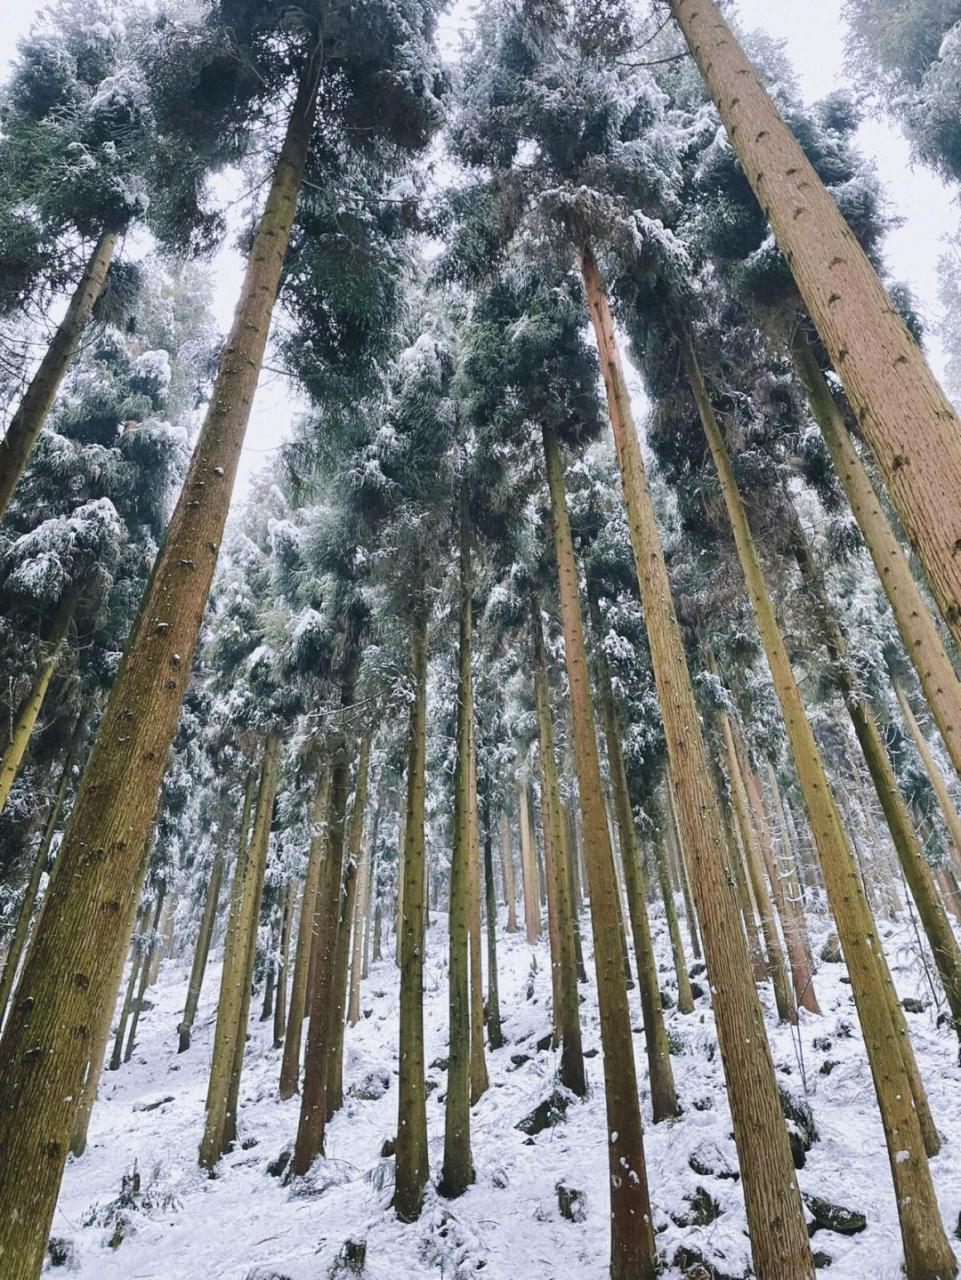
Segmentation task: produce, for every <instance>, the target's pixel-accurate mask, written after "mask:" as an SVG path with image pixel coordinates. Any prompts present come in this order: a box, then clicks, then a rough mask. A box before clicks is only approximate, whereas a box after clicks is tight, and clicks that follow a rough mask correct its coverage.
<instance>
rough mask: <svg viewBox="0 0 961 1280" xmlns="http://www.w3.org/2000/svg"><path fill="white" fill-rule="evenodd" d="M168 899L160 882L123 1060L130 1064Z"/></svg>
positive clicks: (164, 886)
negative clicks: (162, 916) (163, 912)
mask: <svg viewBox="0 0 961 1280" xmlns="http://www.w3.org/2000/svg"><path fill="white" fill-rule="evenodd" d="M166 897H167V884H166V881H164V880H162V881H161V882H160V889H159V891H158V893H157V904H156V906H155V908H154V913H153V924H152V925H151V928H150V940H149V942H148V943H147V951H146V954H145V955H144V957H143V959H142V960H141V962H140V984H139V986H138V988H137V997H136V999H135V1000H134V1002H133V1007H132V1010H131V1015H132V1016H131V1018H130V1032H129V1034H128V1036H127V1047H126V1049H124V1053H123V1060H124V1062H129V1061H130V1059H131V1057H132V1056H133V1051H134V1046H135V1044H136V1043H137V1027H138V1025H139V1023H140V1011H141V1010H142V1008H143V1000H144V996H145V995H146V992H147V984H148V982H149V980H150V963H151V961H152V960H153V957H154V952H155V951H156V950H157V944H158V943H159V941H160V935H159V932H158V931H159V928H160V916H161V912H162V911H163V907H164V902H165V900H166Z"/></svg>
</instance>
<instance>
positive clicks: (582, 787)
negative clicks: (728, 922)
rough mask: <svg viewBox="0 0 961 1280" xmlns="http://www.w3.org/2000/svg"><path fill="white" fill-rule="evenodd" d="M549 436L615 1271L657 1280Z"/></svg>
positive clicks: (573, 598) (586, 702)
mask: <svg viewBox="0 0 961 1280" xmlns="http://www.w3.org/2000/svg"><path fill="white" fill-rule="evenodd" d="M543 437H544V461H545V466H546V469H547V482H548V487H549V489H550V501H551V523H552V526H553V533H554V557H555V560H556V563H557V584H558V593H559V598H560V608H561V618H562V622H563V632H564V661H565V665H566V668H567V679H568V685H569V688H570V704H571V715H572V718H573V737H574V760H575V765H576V769H577V789H578V794H579V797H580V805H581V824H582V830H583V833H584V861H585V863H586V866H587V882H588V887H589V890H590V896H591V925H592V929H593V934H594V963H595V969H596V981H597V999H598V1006H599V1009H600V1019H601V1047H602V1050H603V1054H604V1098H605V1103H606V1110H607V1132H608V1136H609V1141H608V1144H607V1148H608V1163H609V1169H610V1196H611V1200H610V1206H611V1280H641V1278H646V1277H651V1280H653V1277H654V1275H655V1274H656V1263H655V1258H654V1227H653V1222H652V1219H651V1205H650V1197H649V1193H648V1185H647V1167H646V1164H645V1161H644V1133H643V1127H642V1125H641V1111H640V1105H639V1101H638V1093H637V1075H636V1072H635V1068H634V1045H633V1040H632V1036H631V1014H630V1009H629V1007H628V1003H627V989H626V987H625V985H624V969H623V959H622V931H621V928H620V921H619V917H618V910H617V907H618V902H617V895H618V886H617V875H616V873H615V870H614V856H613V853H612V852H611V843H610V836H609V834H608V829H607V815H606V813H605V810H604V800H603V791H602V784H601V769H600V761H599V758H598V753H597V739H596V737H595V732H594V708H593V706H592V702H591V689H590V678H589V674H588V666H587V652H586V649H585V647H584V629H583V624H582V622H581V605H580V598H579V594H578V583H577V564H576V562H575V559H574V544H573V541H572V539H571V530H570V524H569V521H568V515H567V500H566V496H565V492H564V467H563V463H562V461H561V453H560V448H559V446H558V443H557V439H556V438H555V436H554V435H553V434H552V432H551V431H550V430H549V429H548V428H547V427H545V428H544V430H543Z"/></svg>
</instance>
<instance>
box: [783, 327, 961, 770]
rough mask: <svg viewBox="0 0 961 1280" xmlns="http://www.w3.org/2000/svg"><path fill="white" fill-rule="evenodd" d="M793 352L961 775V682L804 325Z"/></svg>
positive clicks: (908, 650) (907, 650)
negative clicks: (832, 393)
mask: <svg viewBox="0 0 961 1280" xmlns="http://www.w3.org/2000/svg"><path fill="white" fill-rule="evenodd" d="M791 351H792V354H793V356H794V363H795V367H796V369H797V372H798V376H799V378H800V379H801V383H802V385H803V386H804V389H805V391H806V392H807V397H808V402H809V404H810V406H811V412H812V413H813V415H814V418H815V420H816V421H817V424H818V426H819V427H820V428H821V434H822V436H823V437H824V443H825V444H826V445H827V447H828V452H829V453H830V454H831V460H832V461H833V463H834V468H835V471H836V472H837V475H838V479H839V480H840V481H841V485H842V487H843V489H844V492H845V494H846V496H847V500H848V503H849V504H850V507H851V511H852V512H853V513H854V518H855V519H856V520H857V522H858V528H859V529H860V530H861V534H862V536H863V538H864V543H865V546H866V547H867V549H868V551H869V552H870V554H871V559H872V560H873V561H874V567H875V569H876V570H877V574H878V577H879V579H880V580H881V585H882V586H883V587H884V590H885V593H886V594H887V597H888V602H889V603H890V605H891V610H892V612H893V613H894V619H895V622H896V623H897V625H898V630H899V631H900V633H901V639H902V641H903V642H904V652H905V653H906V654H907V655H908V656H909V657H910V659H911V661H912V662H913V663H914V669H915V671H916V672H917V675H918V679H919V680H920V682H921V688H922V689H923V690H924V696H925V697H926V699H927V702H928V706H929V707H930V709H931V714H932V716H933V717H934V722H935V724H936V725H937V726H938V729H939V731H940V733H941V738H942V740H943V742H944V745H945V746H946V748H947V750H948V755H949V756H950V758H951V763H952V764H953V765H954V768H955V771H956V772H957V773H958V774H959V776H961V681H959V680H958V677H957V675H956V673H955V670H954V666H953V665H952V663H951V660H950V659H949V657H948V655H947V653H946V652H945V648H944V645H943V644H942V642H941V637H940V635H939V634H938V629H937V626H936V625H935V622H934V619H933V618H932V617H931V614H930V612H929V610H928V606H927V604H926V603H925V600H924V597H923V595H922V594H921V591H920V589H919V588H918V585H917V583H916V582H915V580H914V575H913V573H912V572H911V566H910V565H909V564H908V560H907V557H906V556H905V554H904V552H903V551H902V549H901V544H900V542H899V541H898V538H897V536H896V534H895V532H894V530H893V529H892V528H891V524H890V522H889V520H888V517H887V515H886V514H885V512H884V508H883V507H882V505H881V503H880V501H879V499H878V495H877V494H876V493H875V491H874V486H873V484H872V483H871V480H870V477H869V476H868V472H867V468H866V467H865V465H864V463H863V462H862V461H861V458H860V456H859V454H858V451H857V449H856V448H855V446H854V442H853V440H852V439H851V436H850V433H849V432H848V429H847V425H846V424H845V421H844V414H843V413H842V411H841V409H840V408H839V407H838V405H837V404H836V403H835V401H834V397H833V396H832V395H831V391H830V389H829V387H828V384H827V382H826V380H825V377H824V374H823V373H822V372H821V366H820V363H819V362H818V358H817V354H816V353H815V350H814V347H813V345H812V343H811V340H810V338H809V337H808V336H807V334H806V333H805V331H804V327H803V326H802V325H798V326H797V328H796V329H795V332H794V337H793V341H792V344H791Z"/></svg>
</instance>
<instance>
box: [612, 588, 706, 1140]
mask: <svg viewBox="0 0 961 1280" xmlns="http://www.w3.org/2000/svg"><path fill="white" fill-rule="evenodd" d="M587 598H588V608H589V611H590V617H591V625H592V627H593V631H594V639H595V645H594V671H595V677H596V684H597V691H598V693H599V695H600V701H601V718H602V720H603V724H604V737H605V740H606V743H607V766H608V771H609V773H610V778H611V790H612V792H613V798H614V814H615V818H616V822H617V833H618V839H619V843H620V848H621V862H622V864H623V867H624V883H625V888H626V890H627V910H628V914H629V916H630V920H631V934H632V936H633V939H634V960H635V964H636V967H637V982H638V986H639V987H640V993H641V1013H642V1014H643V1017H644V1043H645V1046H646V1048H647V1070H648V1076H649V1078H650V1084H651V1110H652V1112H653V1116H654V1123H655V1124H657V1123H658V1121H660V1120H669V1119H672V1118H673V1117H674V1116H677V1115H679V1114H680V1108H679V1106H678V1103H677V1093H676V1092H675V1088H674V1072H673V1071H672V1069H671V1055H670V1046H669V1045H668V1041H667V1028H666V1027H665V1025H664V1013H663V1010H662V1008H661V992H660V988H659V987H658V984H657V961H656V959H655V957H654V944H653V942H652V940H651V926H650V921H649V920H648V918H647V886H646V884H645V883H644V872H643V869H642V867H641V860H640V856H639V852H638V844H637V829H636V827H635V825H634V813H633V811H632V808H631V797H630V792H629V791H628V786H627V770H626V768H625V767H624V753H623V751H622V750H621V731H620V725H619V724H618V721H617V708H616V707H615V705H614V689H613V686H612V684H611V674H610V671H609V669H608V666H607V656H606V654H605V653H604V646H603V626H602V624H601V612H600V605H599V603H598V599H597V596H596V595H595V594H593V593H592V591H591V587H590V583H588V590H587ZM676 923H677V921H676V917H675V925H676ZM678 991H679V992H680V987H679V988H678ZM688 996H690V987H688Z"/></svg>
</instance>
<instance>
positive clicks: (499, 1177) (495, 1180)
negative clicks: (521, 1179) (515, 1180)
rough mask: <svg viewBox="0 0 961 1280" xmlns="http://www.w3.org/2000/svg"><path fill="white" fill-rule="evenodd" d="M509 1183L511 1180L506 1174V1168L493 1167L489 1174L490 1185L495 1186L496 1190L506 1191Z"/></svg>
mask: <svg viewBox="0 0 961 1280" xmlns="http://www.w3.org/2000/svg"><path fill="white" fill-rule="evenodd" d="M510 1184H511V1180H510V1178H508V1176H507V1170H506V1169H495V1170H494V1172H493V1173H492V1174H491V1185H492V1186H494V1187H496V1188H497V1190H498V1191H506V1190H507V1188H508V1187H509V1186H510Z"/></svg>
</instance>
